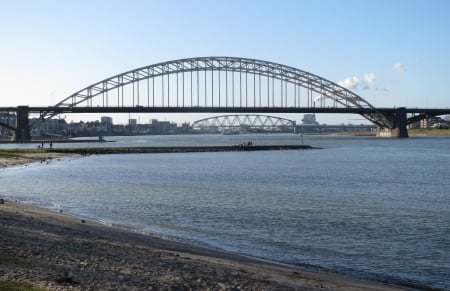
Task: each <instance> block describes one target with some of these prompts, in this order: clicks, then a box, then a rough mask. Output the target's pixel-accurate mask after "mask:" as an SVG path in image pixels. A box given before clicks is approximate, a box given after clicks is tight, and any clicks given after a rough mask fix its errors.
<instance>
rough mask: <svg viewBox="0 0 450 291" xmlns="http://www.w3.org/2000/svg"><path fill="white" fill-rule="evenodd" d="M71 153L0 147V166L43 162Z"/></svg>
mask: <svg viewBox="0 0 450 291" xmlns="http://www.w3.org/2000/svg"><path fill="white" fill-rule="evenodd" d="M73 155H74V154H70V153H57V152H49V151H47V150H44V149H23V150H20V149H1V150H0V168H5V167H12V166H20V165H25V164H31V163H37V162H39V163H45V162H48V161H50V160H52V159H57V158H62V157H67V156H73ZM0 198H1V197H0Z"/></svg>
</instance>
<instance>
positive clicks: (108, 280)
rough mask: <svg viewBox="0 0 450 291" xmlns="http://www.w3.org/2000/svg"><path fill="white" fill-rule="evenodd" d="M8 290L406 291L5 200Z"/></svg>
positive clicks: (0, 242) (0, 224) (2, 280)
mask: <svg viewBox="0 0 450 291" xmlns="http://www.w3.org/2000/svg"><path fill="white" fill-rule="evenodd" d="M42 158H43V157H42V156H40V157H39V159H42ZM46 158H47V159H48V158H49V157H46ZM52 158H54V157H52ZM26 159H28V158H26ZM19 160H20V159H19ZM0 161H1V160H0ZM20 161H22V162H25V160H20ZM31 161H36V159H33V158H31ZM17 163H18V161H17V160H16V161H15V162H14V163H13V164H17ZM7 164H8V163H7ZM2 165H4V164H2ZM2 198H3V197H0V199H2ZM23 284H25V285H23ZM8 286H9V287H11V286H15V287H17V286H25V287H26V288H25V290H36V289H32V288H38V289H37V290H400V289H399V288H395V287H393V286H387V285H384V284H382V283H377V282H370V281H363V280H358V279H355V278H351V277H348V276H344V275H338V274H334V273H329V272H323V271H319V270H315V269H306V268H305V269H294V268H290V267H287V266H281V265H278V264H274V263H270V262H265V261H261V260H258V259H252V258H247V257H243V256H238V255H233V254H228V253H222V252H217V251H212V250H209V249H204V248H200V247H194V246H190V245H186V244H182V243H178V242H172V241H168V240H163V239H160V238H157V237H154V236H151V235H145V234H141V233H137V232H134V231H131V230H127V229H122V228H117V227H112V226H107V225H103V224H101V223H98V222H93V221H88V220H85V219H83V218H77V217H72V216H68V215H65V214H64V213H58V212H54V211H52V210H47V209H42V208H38V207H35V206H32V205H25V204H21V203H19V202H11V201H2V200H0V290H11V289H7V287H8ZM12 290H15V289H12ZM20 290H24V289H20Z"/></svg>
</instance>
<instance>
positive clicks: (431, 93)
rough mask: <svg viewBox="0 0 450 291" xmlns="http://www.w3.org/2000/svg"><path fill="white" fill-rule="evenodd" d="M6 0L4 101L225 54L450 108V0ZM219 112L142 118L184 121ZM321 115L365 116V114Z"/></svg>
mask: <svg viewBox="0 0 450 291" xmlns="http://www.w3.org/2000/svg"><path fill="white" fill-rule="evenodd" d="M0 6H1V9H0V11H1V12H0V16H1V17H0V19H1V20H0V24H1V25H0V32H1V35H2V46H1V47H0V62H1V66H0V89H1V92H2V93H1V100H2V102H1V103H2V106H17V105H31V106H32V105H35V106H49V105H53V104H56V103H57V102H58V101H60V100H62V99H64V98H65V97H67V96H69V95H70V94H72V93H73V92H75V91H78V90H80V89H82V88H84V87H86V86H89V85H90V84H92V83H95V82H97V81H99V80H102V79H105V78H108V77H110V76H113V75H116V74H119V73H122V72H124V71H128V70H131V69H134V68H137V67H142V66H145V65H150V64H154V63H159V62H163V61H169V60H174V59H180V58H187V57H199V56H218V55H221V56H237V57H249V58H255V59H261V60H267V61H273V62H277V63H281V64H284V65H288V66H292V67H295V68H298V69H301V70H305V71H308V72H311V73H313V74H317V75H319V76H321V77H324V78H326V79H328V80H331V81H333V82H336V83H338V84H340V85H342V86H344V87H346V88H348V89H350V90H352V91H354V92H355V93H357V94H359V95H360V96H362V97H363V98H365V99H366V100H367V101H369V102H370V103H372V104H373V105H374V106H380V107H394V106H397V107H398V106H407V107H440V108H446V107H448V106H450V102H449V101H448V100H449V98H448V96H449V93H450V89H449V88H448V86H446V81H447V79H448V73H447V68H448V67H449V65H450V58H449V56H448V53H447V52H448V50H449V48H450V36H448V33H447V31H446V28H447V27H449V26H450V23H449V22H450V20H449V19H448V17H447V15H448V12H449V11H450V2H448V1H431V2H430V1H419V0H414V1H403V0H398V1H377V2H375V3H371V2H359V1H350V0H349V1H325V0H322V1H315V2H313V3H310V2H307V1H245V2H242V1H190V2H186V1H164V2H158V1H131V2H127V3H122V2H119V1H100V0H99V1H77V2H61V1H50V0H44V1H39V2H33V1H0ZM211 115H213V114H145V115H136V114H134V115H133V116H132V118H137V119H138V118H141V119H142V118H144V119H146V120H149V119H153V118H156V119H159V120H171V121H172V120H173V121H175V122H177V123H182V122H184V121H188V122H189V121H194V120H197V119H201V118H204V117H208V116H211ZM287 117H288V118H291V119H296V120H297V121H299V120H301V117H300V116H299V115H294V116H293V115H290V116H287ZM66 118H67V119H68V121H70V120H81V119H83V120H86V119H98V118H99V115H92V117H91V116H89V115H70V116H66ZM117 118H118V120H122V122H123V121H126V120H127V119H128V118H129V116H128V114H122V115H120V116H118V117H117ZM318 119H319V120H320V121H321V122H322V123H329V124H331V123H341V122H344V123H348V122H354V123H361V122H363V120H362V119H361V118H360V117H359V116H355V115H350V116H340V115H320V116H319V117H318Z"/></svg>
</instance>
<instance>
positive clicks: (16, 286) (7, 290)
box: [0, 280, 44, 291]
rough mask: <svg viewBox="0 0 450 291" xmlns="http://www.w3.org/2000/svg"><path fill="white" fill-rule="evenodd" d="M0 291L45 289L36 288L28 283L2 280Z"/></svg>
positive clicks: (40, 290) (41, 290) (35, 290)
mask: <svg viewBox="0 0 450 291" xmlns="http://www.w3.org/2000/svg"><path fill="white" fill-rule="evenodd" d="M0 291H44V289H41V288H35V287H33V285H31V284H28V283H23V282H13V281H3V280H0Z"/></svg>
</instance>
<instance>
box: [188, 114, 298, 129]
mask: <svg viewBox="0 0 450 291" xmlns="http://www.w3.org/2000/svg"><path fill="white" fill-rule="evenodd" d="M191 127H192V128H193V129H200V130H202V129H209V128H217V129H219V130H230V129H231V130H238V129H242V128H249V129H271V130H273V129H280V128H289V129H290V130H291V131H292V132H294V133H295V128H296V122H295V121H294V120H290V119H286V118H281V117H276V116H270V115H259V114H253V115H251V114H241V115H222V116H214V117H210V118H204V119H200V120H197V121H194V122H193V123H192V125H191Z"/></svg>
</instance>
